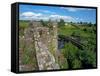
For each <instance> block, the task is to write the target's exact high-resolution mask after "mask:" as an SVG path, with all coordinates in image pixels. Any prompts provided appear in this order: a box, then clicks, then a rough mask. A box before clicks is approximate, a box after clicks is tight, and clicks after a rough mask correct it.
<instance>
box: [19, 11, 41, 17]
mask: <svg viewBox="0 0 100 76" xmlns="http://www.w3.org/2000/svg"><path fill="white" fill-rule="evenodd" d="M41 15H42V14H41V13H34V12H24V13H22V14H21V16H24V17H32V16H37V17H38V16H41Z"/></svg>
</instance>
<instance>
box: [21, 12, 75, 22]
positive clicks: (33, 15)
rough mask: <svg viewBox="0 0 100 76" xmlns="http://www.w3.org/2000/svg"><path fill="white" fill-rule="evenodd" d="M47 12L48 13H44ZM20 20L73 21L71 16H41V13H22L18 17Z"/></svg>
mask: <svg viewBox="0 0 100 76" xmlns="http://www.w3.org/2000/svg"><path fill="white" fill-rule="evenodd" d="M46 12H49V11H46ZM20 19H22V20H41V19H43V20H49V19H51V20H60V19H64V20H65V21H72V20H74V18H73V17H71V16H66V15H59V14H49V15H47V14H42V13H35V12H23V13H21V15H20Z"/></svg>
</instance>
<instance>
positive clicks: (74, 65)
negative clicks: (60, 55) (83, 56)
mask: <svg viewBox="0 0 100 76" xmlns="http://www.w3.org/2000/svg"><path fill="white" fill-rule="evenodd" d="M81 64H82V63H81V61H80V60H78V59H74V60H73V61H72V68H73V69H76V68H81V67H82V66H81Z"/></svg>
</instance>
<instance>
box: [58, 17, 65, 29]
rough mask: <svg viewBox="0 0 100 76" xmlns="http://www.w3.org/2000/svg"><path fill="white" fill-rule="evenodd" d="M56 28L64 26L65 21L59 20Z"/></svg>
mask: <svg viewBox="0 0 100 76" xmlns="http://www.w3.org/2000/svg"><path fill="white" fill-rule="evenodd" d="M58 25H59V26H58V27H62V26H65V21H64V20H63V19H60V21H59V22H58Z"/></svg>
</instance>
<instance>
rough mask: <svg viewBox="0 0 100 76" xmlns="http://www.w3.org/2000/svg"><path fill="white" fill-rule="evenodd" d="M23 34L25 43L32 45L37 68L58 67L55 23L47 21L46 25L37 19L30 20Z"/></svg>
mask: <svg viewBox="0 0 100 76" xmlns="http://www.w3.org/2000/svg"><path fill="white" fill-rule="evenodd" d="M24 34H25V35H24V36H25V37H24V38H25V42H26V44H25V45H26V46H27V47H30V48H31V46H34V49H35V51H36V58H37V64H38V68H39V70H53V69H59V65H58V63H57V61H58V56H57V51H58V41H57V23H56V22H49V23H48V26H43V25H42V24H41V22H39V21H32V22H31V23H30V24H29V28H28V29H27V30H26V31H25V32H24ZM33 42H34V43H33ZM31 50H32V48H31ZM21 67H22V66H21Z"/></svg>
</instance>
